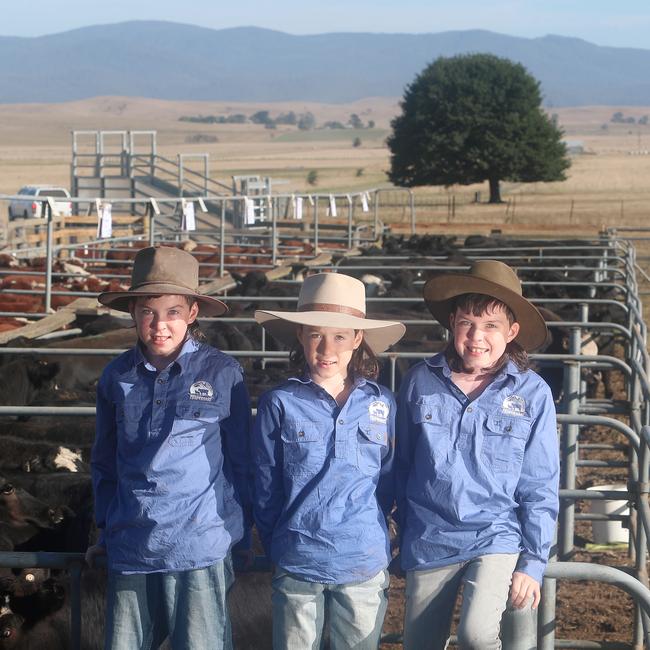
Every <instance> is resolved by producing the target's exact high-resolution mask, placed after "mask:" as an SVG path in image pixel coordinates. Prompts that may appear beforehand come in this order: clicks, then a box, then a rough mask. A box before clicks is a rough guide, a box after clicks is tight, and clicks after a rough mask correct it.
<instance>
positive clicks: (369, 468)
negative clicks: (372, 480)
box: [357, 420, 388, 476]
mask: <svg viewBox="0 0 650 650" xmlns="http://www.w3.org/2000/svg"><path fill="white" fill-rule="evenodd" d="M387 449H388V429H387V427H386V425H385V424H378V423H376V422H370V420H364V421H362V422H360V423H359V429H358V435H357V467H358V468H359V469H360V470H361V471H362V472H363V473H364V474H367V475H368V476H375V475H376V474H377V473H378V472H379V470H380V469H381V461H382V458H383V457H384V456H385V455H386V451H387Z"/></svg>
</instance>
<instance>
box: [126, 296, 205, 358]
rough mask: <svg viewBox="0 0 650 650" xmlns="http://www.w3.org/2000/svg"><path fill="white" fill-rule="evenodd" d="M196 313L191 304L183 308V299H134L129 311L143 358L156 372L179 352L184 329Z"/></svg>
mask: <svg viewBox="0 0 650 650" xmlns="http://www.w3.org/2000/svg"><path fill="white" fill-rule="evenodd" d="M198 313H199V307H198V305H197V304H196V303H194V304H193V305H192V306H191V307H190V306H189V305H188V304H187V300H186V298H185V296H176V295H168V296H155V297H149V296H145V297H142V298H137V299H136V300H135V303H134V304H133V307H132V308H131V316H132V317H133V320H134V321H135V328H136V330H137V332H138V338H139V339H140V341H142V345H143V346H144V348H145V356H146V357H147V359H148V360H149V361H150V362H151V363H152V364H153V365H154V366H155V367H156V368H158V369H159V370H161V369H162V368H165V367H166V366H167V365H169V364H170V363H171V362H172V361H173V360H174V359H175V358H176V355H178V353H179V352H180V349H181V347H182V345H183V343H184V341H185V335H186V334H187V327H188V325H191V324H192V323H193V322H194V321H195V320H196V317H197V315H198Z"/></svg>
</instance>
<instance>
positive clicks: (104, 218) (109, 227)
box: [95, 199, 113, 239]
mask: <svg viewBox="0 0 650 650" xmlns="http://www.w3.org/2000/svg"><path fill="white" fill-rule="evenodd" d="M95 205H96V207H97V239H106V238H107V237H110V236H111V235H112V234H113V217H112V215H111V213H112V208H113V206H112V205H111V204H110V203H105V202H104V201H100V200H99V199H96V200H95Z"/></svg>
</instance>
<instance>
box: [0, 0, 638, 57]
mask: <svg viewBox="0 0 650 650" xmlns="http://www.w3.org/2000/svg"><path fill="white" fill-rule="evenodd" d="M1 5H2V22H1V23H0V35H3V36H40V35H43V34H52V33H55V32H62V31H67V30H69V29H74V28H76V27H85V26H87V25H96V24H103V23H117V22H122V21H125V20H168V21H173V22H182V23H190V24H194V25H201V26H204V27H210V28H214V29H221V28H223V27H240V26H249V25H255V26H258V27H268V28H270V29H277V30H279V31H284V32H289V33H292V34H320V33H324V32H351V31H353V32H404V33H420V32H441V31H447V30H463V29H477V28H480V29H488V30H491V31H496V32H501V33H503V34H510V35H513V36H524V37H528V38H532V37H537V36H544V35H546V34H559V35H562V36H576V37H579V38H583V39H585V40H588V41H591V42H593V43H596V44H598V45H613V46H617V47H640V48H644V49H650V2H649V0H624V1H623V2H620V3H619V2H616V1H615V0H443V1H440V0H327V1H326V2H322V1H321V2H313V1H312V2H309V1H308V0H243V1H242V0H239V1H237V0H235V1H233V2H223V1H220V0H184V1H183V2H179V1H178V0H156V1H155V2H154V1H152V0H148V1H145V0H104V1H102V2H95V1H93V0H65V1H64V2H53V1H52V0H20V1H19V2H11V1H10V0H1Z"/></svg>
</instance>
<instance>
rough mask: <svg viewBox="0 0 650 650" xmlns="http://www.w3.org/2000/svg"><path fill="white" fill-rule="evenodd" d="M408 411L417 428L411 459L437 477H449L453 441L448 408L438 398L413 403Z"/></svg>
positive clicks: (450, 414)
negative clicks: (410, 410)
mask: <svg viewBox="0 0 650 650" xmlns="http://www.w3.org/2000/svg"><path fill="white" fill-rule="evenodd" d="M411 413H412V418H413V423H414V424H415V427H416V429H417V432H418V436H417V441H416V444H415V449H414V450H413V454H414V458H413V462H417V463H419V464H422V466H423V467H424V468H425V469H426V471H429V472H431V475H432V476H435V477H436V478H441V479H444V478H448V476H449V474H450V472H451V464H450V457H449V452H450V448H451V445H452V437H451V418H452V413H451V411H450V409H449V408H448V407H445V406H443V405H442V404H440V403H439V402H437V401H432V402H428V401H422V402H420V403H417V404H413V405H412V412H411Z"/></svg>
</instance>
